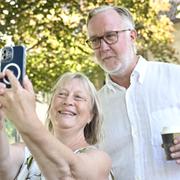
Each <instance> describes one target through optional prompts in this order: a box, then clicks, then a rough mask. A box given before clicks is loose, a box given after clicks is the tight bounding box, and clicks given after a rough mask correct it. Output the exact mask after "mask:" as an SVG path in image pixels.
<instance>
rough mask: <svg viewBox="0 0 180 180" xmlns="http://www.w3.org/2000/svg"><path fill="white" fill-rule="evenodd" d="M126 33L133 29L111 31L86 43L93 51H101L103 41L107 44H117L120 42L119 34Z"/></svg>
mask: <svg viewBox="0 0 180 180" xmlns="http://www.w3.org/2000/svg"><path fill="white" fill-rule="evenodd" d="M125 31H131V29H123V30H120V31H110V32H107V33H105V34H104V35H103V36H99V37H98V36H94V37H91V38H90V39H88V40H86V43H87V44H88V45H89V47H90V48H91V49H99V48H100V46H101V39H103V40H104V42H106V43H107V44H109V45H111V44H115V43H116V42H117V41H118V38H119V36H118V34H119V33H122V32H125Z"/></svg>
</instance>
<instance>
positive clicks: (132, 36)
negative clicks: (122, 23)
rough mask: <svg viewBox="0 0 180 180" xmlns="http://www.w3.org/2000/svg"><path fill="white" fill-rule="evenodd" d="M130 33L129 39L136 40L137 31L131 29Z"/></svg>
mask: <svg viewBox="0 0 180 180" xmlns="http://www.w3.org/2000/svg"><path fill="white" fill-rule="evenodd" d="M130 33H131V34H130V36H131V39H132V40H133V41H135V40H136V38H137V31H136V30H135V29H132V30H131V32H130Z"/></svg>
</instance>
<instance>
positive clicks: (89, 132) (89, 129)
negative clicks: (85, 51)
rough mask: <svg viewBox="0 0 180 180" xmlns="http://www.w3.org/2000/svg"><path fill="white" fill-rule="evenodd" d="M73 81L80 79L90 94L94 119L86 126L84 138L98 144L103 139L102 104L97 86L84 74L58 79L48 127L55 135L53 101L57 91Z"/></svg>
mask: <svg viewBox="0 0 180 180" xmlns="http://www.w3.org/2000/svg"><path fill="white" fill-rule="evenodd" d="M73 79H79V80H80V81H81V82H82V84H83V85H84V87H85V88H86V89H87V91H88V92H89V95H90V98H91V104H92V113H93V118H92V120H91V122H90V123H88V124H86V126H85V128H84V136H85V139H86V141H87V142H88V143H89V144H92V145H93V144H96V143H97V142H98V141H99V140H100V137H101V133H100V132H101V123H102V111H101V108H100V103H99V99H98V97H97V91H96V88H95V86H94V85H93V83H92V82H91V81H90V80H89V79H88V77H86V76H85V75H84V74H82V73H79V72H76V73H71V72H68V73H65V74H64V75H62V76H61V77H60V78H59V79H58V81H57V83H56V84H55V86H54V87H53V89H52V93H51V98H50V99H51V100H50V104H49V108H48V111H47V119H46V126H47V128H48V129H49V131H50V132H52V133H54V129H53V124H52V121H51V119H50V108H51V105H52V99H53V97H54V95H55V93H56V90H57V89H58V88H59V87H61V86H63V84H64V83H66V82H68V81H71V80H73Z"/></svg>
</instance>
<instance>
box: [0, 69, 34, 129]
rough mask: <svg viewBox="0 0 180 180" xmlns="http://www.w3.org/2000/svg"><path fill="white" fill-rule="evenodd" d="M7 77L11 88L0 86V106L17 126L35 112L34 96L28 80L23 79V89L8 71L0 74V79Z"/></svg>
mask: <svg viewBox="0 0 180 180" xmlns="http://www.w3.org/2000/svg"><path fill="white" fill-rule="evenodd" d="M2 76H7V77H8V79H9V81H10V84H11V88H6V87H5V86H3V85H2V83H1V85H0V106H1V109H2V110H3V112H4V113H5V115H6V116H7V117H8V118H9V119H10V120H11V121H12V122H13V123H14V124H15V125H17V127H18V126H20V125H21V122H22V121H25V120H26V117H29V116H31V114H33V113H34V112H35V95H34V91H33V87H32V83H31V82H30V80H29V79H28V78H27V77H25V78H24V80H23V87H22V86H21V85H20V83H19V81H18V80H17V78H16V77H15V76H14V74H13V73H12V72H11V71H10V70H6V72H5V73H4V74H3V73H0V78H2Z"/></svg>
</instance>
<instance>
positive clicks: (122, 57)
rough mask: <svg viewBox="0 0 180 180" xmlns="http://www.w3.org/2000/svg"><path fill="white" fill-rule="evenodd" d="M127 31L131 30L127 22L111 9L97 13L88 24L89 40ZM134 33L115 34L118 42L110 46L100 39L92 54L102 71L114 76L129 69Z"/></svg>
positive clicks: (132, 52)
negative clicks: (113, 32) (110, 33)
mask: <svg viewBox="0 0 180 180" xmlns="http://www.w3.org/2000/svg"><path fill="white" fill-rule="evenodd" d="M127 29H132V28H131V27H130V25H129V24H128V23H127V20H125V18H122V17H121V16H120V15H119V14H118V13H117V12H116V11H115V10H113V9H109V10H106V11H104V12H100V13H98V14H97V15H95V16H94V17H92V19H91V20H90V21H89V23H88V34H89V38H92V37H93V38H94V37H101V36H103V35H105V34H107V33H109V32H112V31H121V30H127ZM134 33H135V32H134V30H132V31H123V32H119V33H117V35H118V40H117V42H116V43H114V44H111V45H109V44H108V43H106V42H105V41H104V40H103V39H101V44H100V47H99V48H97V49H94V53H95V56H96V59H97V62H98V64H99V65H100V66H101V68H102V69H103V70H104V71H106V72H108V73H109V74H112V75H113V74H114V75H115V74H119V73H120V74H123V73H124V71H126V70H127V69H128V68H129V66H130V64H131V61H132V57H133V55H134V48H133V47H134V46H133V43H134V39H135V34H134Z"/></svg>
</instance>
